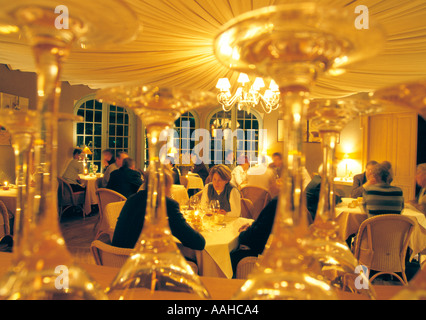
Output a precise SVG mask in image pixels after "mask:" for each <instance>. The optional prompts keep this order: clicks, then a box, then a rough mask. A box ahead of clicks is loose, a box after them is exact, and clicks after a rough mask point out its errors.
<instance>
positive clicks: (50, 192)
mask: <svg viewBox="0 0 426 320" xmlns="http://www.w3.org/2000/svg"><path fill="white" fill-rule="evenodd" d="M33 51H34V56H35V61H36V70H37V111H38V112H40V114H41V117H40V126H39V135H40V136H39V137H38V138H39V140H40V141H41V145H40V147H39V148H37V149H36V150H37V152H38V153H39V154H38V155H37V159H38V161H39V163H38V165H39V170H38V172H39V174H38V177H37V191H36V192H37V195H38V196H39V201H38V207H36V209H35V223H36V224H37V225H38V224H40V225H44V226H45V227H46V228H47V229H46V230H50V231H52V232H54V231H57V230H58V223H57V219H58V214H57V195H56V185H57V183H56V179H57V147H58V133H57V132H58V104H59V97H60V93H61V87H60V73H61V66H62V60H63V59H64V57H65V55H66V54H67V53H68V48H67V47H66V46H65V45H64V46H63V47H60V46H58V45H56V44H49V43H40V44H34V45H33ZM39 227H40V226H38V227H37V228H39Z"/></svg>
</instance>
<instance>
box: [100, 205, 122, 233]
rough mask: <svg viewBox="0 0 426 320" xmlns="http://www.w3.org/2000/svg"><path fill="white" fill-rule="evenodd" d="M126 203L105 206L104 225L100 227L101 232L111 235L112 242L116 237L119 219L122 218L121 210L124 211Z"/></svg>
mask: <svg viewBox="0 0 426 320" xmlns="http://www.w3.org/2000/svg"><path fill="white" fill-rule="evenodd" d="M125 203H126V202H125V201H120V202H111V203H108V204H107V205H106V206H105V210H104V212H103V213H104V220H103V225H102V226H100V230H99V232H105V233H107V234H109V235H110V238H111V240H112V237H113V235H114V230H115V226H116V224H117V219H118V217H119V216H120V212H121V209H123V206H124V204H125ZM101 227H102V229H101Z"/></svg>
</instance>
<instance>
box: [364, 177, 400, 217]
mask: <svg viewBox="0 0 426 320" xmlns="http://www.w3.org/2000/svg"><path fill="white" fill-rule="evenodd" d="M363 203H364V208H365V211H366V212H367V213H368V214H369V216H375V215H379V214H400V213H401V211H402V210H403V209H404V195H403V192H402V189H401V188H399V187H396V186H391V185H389V184H387V183H379V184H375V185H372V186H369V187H367V188H366V189H365V191H364V194H363Z"/></svg>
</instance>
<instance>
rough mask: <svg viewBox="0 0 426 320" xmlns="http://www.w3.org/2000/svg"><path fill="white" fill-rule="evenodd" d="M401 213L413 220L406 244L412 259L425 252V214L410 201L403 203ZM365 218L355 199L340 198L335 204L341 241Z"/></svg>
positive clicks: (359, 203) (365, 214)
mask: <svg viewBox="0 0 426 320" xmlns="http://www.w3.org/2000/svg"><path fill="white" fill-rule="evenodd" d="M401 215H403V216H407V217H410V218H411V219H412V220H413V222H414V230H413V232H412V234H411V238H410V241H409V244H408V246H409V248H410V249H411V250H412V251H411V256H410V260H412V259H413V258H414V257H415V256H416V255H418V254H419V253H422V254H424V253H425V252H426V216H425V214H424V213H423V212H421V211H419V210H418V209H417V208H416V207H414V206H413V205H412V204H410V203H405V205H404V209H403V210H402V212H401ZM366 219H368V214H367V213H366V212H365V211H364V208H363V207H362V204H361V202H360V201H358V200H357V199H352V198H342V202H341V203H339V204H338V205H336V222H337V224H338V225H339V229H340V237H341V240H343V241H346V239H348V238H349V237H350V236H351V235H354V234H357V233H358V230H359V227H360V225H361V223H362V222H363V221H364V220H366Z"/></svg>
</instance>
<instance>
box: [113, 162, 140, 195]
mask: <svg viewBox="0 0 426 320" xmlns="http://www.w3.org/2000/svg"><path fill="white" fill-rule="evenodd" d="M141 185H142V178H141V174H140V172H138V171H136V170H134V160H133V159H131V158H126V159H124V160H123V165H122V167H121V168H120V169H118V170H115V171H113V172H111V176H110V178H109V181H108V185H107V189H111V190H114V191H116V192H118V193H121V194H122V195H123V196H125V197H126V198H129V197H130V196H131V195H133V194H135V193H136V192H138V190H139V187H140V186H141Z"/></svg>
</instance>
